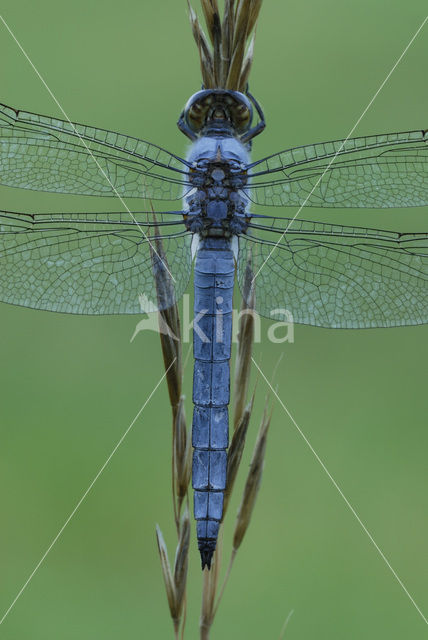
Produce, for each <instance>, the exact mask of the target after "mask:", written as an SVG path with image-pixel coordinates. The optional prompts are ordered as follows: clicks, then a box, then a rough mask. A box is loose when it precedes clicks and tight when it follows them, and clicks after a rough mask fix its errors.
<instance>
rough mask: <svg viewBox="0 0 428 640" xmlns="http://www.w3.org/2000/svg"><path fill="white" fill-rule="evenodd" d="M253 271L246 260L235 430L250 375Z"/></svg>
mask: <svg viewBox="0 0 428 640" xmlns="http://www.w3.org/2000/svg"><path fill="white" fill-rule="evenodd" d="M253 280H254V278H253V270H252V268H251V262H250V260H248V262H247V265H246V269H245V277H244V288H243V295H242V305H241V311H240V317H239V329H238V349H237V354H236V364H235V382H234V394H233V398H234V407H233V409H234V411H233V415H234V428H235V429H236V428H237V426H238V424H239V423H240V421H241V418H242V415H243V412H244V407H245V403H246V402H247V393H248V386H249V383H250V374H251V356H252V353H253V343H254V314H255V311H254V304H255V297H254V286H253V284H252V283H253Z"/></svg>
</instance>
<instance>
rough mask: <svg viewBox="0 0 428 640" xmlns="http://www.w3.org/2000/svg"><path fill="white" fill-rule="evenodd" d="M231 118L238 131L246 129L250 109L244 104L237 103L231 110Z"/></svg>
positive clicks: (248, 122) (249, 118) (248, 123)
mask: <svg viewBox="0 0 428 640" xmlns="http://www.w3.org/2000/svg"><path fill="white" fill-rule="evenodd" d="M232 120H233V124H234V127H235V129H236V130H237V131H238V132H239V133H243V132H244V131H248V129H249V128H250V125H251V111H250V109H249V108H248V107H247V106H246V105H245V104H238V105H236V107H235V108H234V110H233V113H232Z"/></svg>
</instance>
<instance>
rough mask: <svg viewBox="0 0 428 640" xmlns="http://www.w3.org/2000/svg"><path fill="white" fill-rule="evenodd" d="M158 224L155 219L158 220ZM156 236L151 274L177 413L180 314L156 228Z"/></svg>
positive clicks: (180, 355) (161, 338) (180, 369)
mask: <svg viewBox="0 0 428 640" xmlns="http://www.w3.org/2000/svg"><path fill="white" fill-rule="evenodd" d="M155 220H156V218H155ZM154 233H155V235H154V236H152V237H151V238H150V240H151V245H150V251H151V260H152V271H153V275H154V281H155V286H156V296H157V302H158V307H159V309H160V311H159V316H158V317H159V328H160V332H159V336H160V341H161V346H162V354H163V360H164V366H165V370H166V371H167V376H166V379H167V383H168V392H169V397H170V402H171V406H172V407H173V408H174V410H176V408H177V407H178V403H179V401H180V397H181V386H182V353H181V327H180V314H179V311H178V306H177V303H176V302H175V299H176V298H175V289H174V283H173V280H172V277H171V273H170V269H169V266H168V261H167V258H166V254H165V251H164V248H163V243H162V236H161V235H160V232H159V227H157V226H156V227H154Z"/></svg>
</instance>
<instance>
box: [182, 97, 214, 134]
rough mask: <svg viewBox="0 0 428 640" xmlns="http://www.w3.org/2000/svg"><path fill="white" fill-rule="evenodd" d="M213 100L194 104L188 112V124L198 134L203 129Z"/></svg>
mask: <svg viewBox="0 0 428 640" xmlns="http://www.w3.org/2000/svg"><path fill="white" fill-rule="evenodd" d="M210 102H211V100H209V99H206V100H204V101H199V102H194V103H193V104H192V105H191V106H190V108H189V110H188V112H187V117H186V118H187V124H188V125H189V127H190V128H191V129H192V131H195V132H196V133H197V132H198V131H200V130H201V129H202V127H203V126H204V124H205V120H206V118H207V115H208V110H209V108H210Z"/></svg>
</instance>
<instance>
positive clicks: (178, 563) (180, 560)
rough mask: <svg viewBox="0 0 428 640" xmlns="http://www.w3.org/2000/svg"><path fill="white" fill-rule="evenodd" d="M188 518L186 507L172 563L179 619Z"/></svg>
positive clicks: (182, 597) (188, 541)
mask: <svg viewBox="0 0 428 640" xmlns="http://www.w3.org/2000/svg"><path fill="white" fill-rule="evenodd" d="M189 546H190V518H189V510H188V508H187V507H186V508H185V510H184V513H183V516H182V518H181V522H180V532H179V538H178V545H177V551H176V553H175V563H174V585H175V593H176V607H177V614H178V616H179V617H180V616H181V613H182V610H183V604H184V596H185V593H186V581H187V569H188V566H189Z"/></svg>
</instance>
